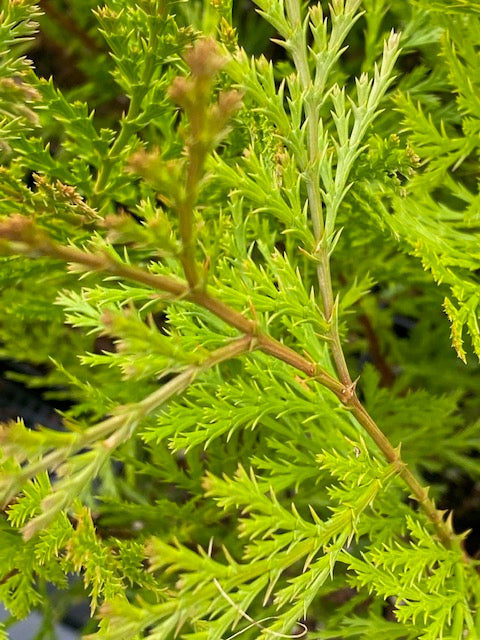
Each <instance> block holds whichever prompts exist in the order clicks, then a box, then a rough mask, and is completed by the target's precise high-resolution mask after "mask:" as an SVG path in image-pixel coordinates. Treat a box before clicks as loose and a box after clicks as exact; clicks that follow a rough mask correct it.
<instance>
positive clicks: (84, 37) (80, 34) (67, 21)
mask: <svg viewBox="0 0 480 640" xmlns="http://www.w3.org/2000/svg"><path fill="white" fill-rule="evenodd" d="M40 7H41V8H42V9H43V11H44V12H45V13H46V14H47V15H49V16H50V17H51V18H52V19H53V20H54V21H55V22H57V23H58V24H59V25H60V26H61V27H62V28H63V30H64V31H66V32H69V33H70V35H72V36H73V37H74V38H75V39H76V40H79V41H80V42H81V43H82V45H83V46H84V47H85V48H86V49H87V50H88V51H89V52H90V53H91V54H94V55H98V53H101V52H102V51H103V49H102V48H101V47H100V45H99V44H98V43H97V42H96V41H95V40H94V39H93V38H92V37H91V36H89V35H88V33H86V32H85V31H83V30H82V29H80V27H79V26H78V24H77V23H76V22H75V20H72V18H71V17H70V16H69V15H68V14H67V13H65V12H62V11H59V10H58V9H57V7H55V5H54V4H53V3H52V2H51V1H50V0H41V1H40ZM63 44H64V43H63Z"/></svg>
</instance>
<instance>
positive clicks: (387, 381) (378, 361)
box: [358, 313, 395, 387]
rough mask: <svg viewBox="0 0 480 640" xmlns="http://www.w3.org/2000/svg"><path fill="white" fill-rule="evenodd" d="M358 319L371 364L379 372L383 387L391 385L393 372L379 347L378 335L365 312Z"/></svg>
mask: <svg viewBox="0 0 480 640" xmlns="http://www.w3.org/2000/svg"><path fill="white" fill-rule="evenodd" d="M358 320H359V322H360V324H361V325H362V327H363V329H364V331H365V337H366V338H367V341H368V352H369V354H370V355H371V357H372V360H373V364H374V365H375V367H376V369H377V371H378V372H379V373H380V382H381V384H382V386H383V387H391V386H392V385H393V383H394V382H395V373H394V372H393V369H392V368H391V366H390V365H389V364H388V362H387V361H386V359H385V356H384V354H383V352H382V349H381V347H380V343H379V341H378V336H377V334H376V332H375V329H374V327H373V325H372V323H371V321H370V318H369V317H368V316H367V314H366V313H361V314H360V315H359V316H358Z"/></svg>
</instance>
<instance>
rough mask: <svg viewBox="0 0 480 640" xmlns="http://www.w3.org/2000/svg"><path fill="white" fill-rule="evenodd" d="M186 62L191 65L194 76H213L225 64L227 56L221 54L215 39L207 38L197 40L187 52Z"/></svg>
mask: <svg viewBox="0 0 480 640" xmlns="http://www.w3.org/2000/svg"><path fill="white" fill-rule="evenodd" d="M185 62H186V63H187V64H188V66H189V67H190V71H191V72H192V76H194V77H197V78H212V77H213V76H215V75H216V74H217V73H218V72H219V71H220V69H222V67H223V66H224V65H225V62H226V60H225V58H224V57H223V56H222V55H220V53H219V50H218V45H217V43H216V42H215V40H212V39H211V38H205V39H203V40H197V42H196V43H195V44H194V45H193V47H192V48H191V49H189V50H188V51H187V52H186V54H185Z"/></svg>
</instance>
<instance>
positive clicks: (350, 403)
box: [0, 214, 459, 548]
mask: <svg viewBox="0 0 480 640" xmlns="http://www.w3.org/2000/svg"><path fill="white" fill-rule="evenodd" d="M2 238H3V239H4V240H3V242H2ZM5 240H7V242H5ZM2 245H3V247H4V248H6V249H7V250H8V249H10V251H11V252H12V251H13V252H15V253H23V254H26V255H30V256H40V255H41V256H49V257H51V258H55V259H60V260H64V261H66V262H70V263H76V264H79V265H83V266H85V267H88V269H91V270H92V271H105V272H107V273H110V274H113V275H116V276H118V277H121V278H125V279H126V280H132V281H134V282H140V283H142V284H145V285H147V286H149V287H152V288H153V289H156V290H159V291H163V292H167V293H169V294H171V295H172V296H174V297H180V298H183V299H186V300H189V301H191V302H195V303H196V304H198V305H199V306H202V307H203V308H205V309H208V310H209V311H210V312H211V313H213V314H214V315H216V316H217V317H218V318H221V319H222V320H224V321H225V322H226V323H227V324H229V325H230V326H233V327H235V328H236V329H238V330H239V331H240V332H241V333H243V334H245V335H244V337H243V338H241V339H239V340H237V341H236V342H234V343H232V344H230V345H228V346H227V347H224V348H222V349H220V350H218V351H216V352H214V353H212V354H211V356H210V357H209V358H208V359H207V360H206V361H205V363H204V365H203V367H204V368H208V367H209V366H213V365H214V364H216V363H217V362H220V361H222V360H224V359H228V358H230V357H234V355H238V353H237V348H239V349H240V352H242V351H245V350H246V351H248V350H251V349H253V348H258V349H259V350H261V351H263V352H264V353H268V354H269V355H272V356H274V357H275V358H277V359H279V360H282V361H283V362H286V363H287V364H290V365H291V366H293V367H295V368H296V369H298V370H300V371H302V372H303V373H305V374H306V375H308V376H309V377H311V378H315V379H316V380H318V381H319V382H320V383H321V384H322V385H323V386H324V387H326V388H327V389H329V390H330V391H332V392H333V393H334V394H335V395H336V396H337V398H338V399H339V400H340V402H341V403H342V404H343V405H344V406H345V408H346V409H348V410H350V411H351V412H352V414H353V415H354V416H355V418H356V419H357V420H358V422H359V423H360V425H361V426H362V427H363V428H364V429H365V431H366V432H367V433H368V434H369V436H370V437H371V438H372V440H373V441H374V442H375V443H376V445H377V446H378V448H379V449H380V451H381V452H382V453H383V455H384V457H385V458H386V460H387V461H388V462H389V463H391V464H393V465H395V466H396V467H397V469H398V474H399V475H400V477H401V478H402V479H403V480H404V482H405V483H406V484H407V486H408V487H409V488H410V489H411V492H412V497H413V498H415V500H416V501H417V502H418V503H419V505H420V507H421V508H422V510H423V512H424V513H425V515H426V516H427V517H428V519H429V520H430V521H431V522H432V524H433V526H434V528H435V530H436V532H437V535H438V538H439V540H441V542H442V544H444V546H445V547H447V548H453V547H455V546H456V545H459V539H458V537H457V536H456V535H455V533H454V531H453V528H452V526H451V522H450V520H444V518H443V514H442V512H440V511H438V510H437V509H436V507H435V504H434V502H433V501H432V500H431V499H430V498H429V497H428V491H427V490H426V489H425V488H424V487H423V486H422V485H421V484H420V483H419V481H418V480H417V478H416V477H415V476H414V474H413V473H412V472H411V471H410V469H409V468H408V467H407V465H406V463H405V462H403V460H402V459H401V457H400V454H399V450H398V449H395V448H394V447H393V446H392V444H391V443H390V441H389V440H388V438H387V437H386V436H385V435H384V434H383V432H382V431H381V430H380V428H379V427H378V425H377V424H376V423H375V421H374V420H373V418H372V417H371V416H370V414H369V413H368V412H367V410H366V409H365V407H364V406H363V405H362V404H361V402H360V400H359V399H358V397H357V395H356V393H355V385H354V384H353V383H350V384H345V381H343V380H342V381H338V380H336V379H335V378H334V377H333V376H331V375H330V374H329V373H328V372H327V371H325V370H324V369H322V368H321V367H319V366H318V365H316V364H315V363H313V362H311V361H309V360H307V359H306V358H304V357H303V356H302V355H300V354H298V353H297V352H296V351H294V350H293V349H291V348H290V347H287V346H286V345H284V344H283V343H281V342H279V341H278V340H275V339H274V338H272V337H271V336H269V335H267V334H265V333H264V332H262V331H260V330H259V328H258V326H257V324H256V323H255V322H253V321H252V320H249V319H248V318H245V317H244V316H243V315H242V314H241V313H239V312H238V311H236V310H235V309H233V308H231V307H229V306H228V305H226V304H225V303H224V302H222V301H221V300H219V299H217V298H216V297H214V296H212V295H211V294H210V293H209V292H208V291H198V290H197V291H195V290H194V291H192V290H191V289H190V288H189V286H188V285H187V283H186V282H184V281H182V280H178V279H176V278H173V277H171V276H163V275H157V274H153V273H149V272H147V271H144V270H142V269H140V268H138V267H132V266H129V265H125V264H122V263H120V262H117V261H115V260H114V259H113V258H112V257H111V256H109V255H107V254H93V253H89V252H86V251H82V250H81V249H77V248H76V247H68V246H64V245H59V244H57V243H55V242H53V241H52V240H51V239H50V238H48V236H46V235H45V234H44V233H43V232H42V231H40V230H39V229H37V228H36V227H35V225H34V223H33V222H32V221H31V220H30V219H29V218H26V217H24V216H22V215H19V214H17V215H13V216H11V217H10V218H8V219H7V220H5V221H4V222H2V223H0V248H2ZM337 335H338V334H337ZM232 345H235V346H232ZM338 346H339V347H340V344H339V341H338ZM340 348H341V347H340ZM342 355H343V352H342ZM200 370H202V366H200V367H199V366H198V365H196V367H195V372H193V370H192V372H190V373H189V374H188V375H187V372H183V373H182V374H180V376H186V377H189V376H190V377H189V380H188V381H187V380H186V381H185V382H186V386H188V384H190V382H191V381H192V380H193V378H194V377H195V376H196V374H197V373H198V371H200ZM177 378H178V376H177V377H176V378H174V379H173V380H172V381H171V382H172V383H174V382H175V381H177V383H178V382H179V380H177ZM190 378H191V380H190ZM169 384H170V383H167V385H166V386H168V385H169ZM163 390H164V387H162V388H161V389H159V390H158V391H157V392H155V393H156V394H159V395H160V396H162V392H163ZM154 395H155V394H154ZM146 401H147V399H146V400H145V401H143V402H146ZM109 420H114V418H110V419H109ZM105 426H106V425H105V424H103V427H100V425H97V427H100V430H103V428H104V427H105ZM127 426H128V425H127ZM129 433H130V432H129ZM120 437H121V436H120V434H118V435H116V436H115V434H114V438H115V440H117V439H118V438H120ZM122 441H123V440H122ZM113 445H114V446H117V443H116V442H115V443H113ZM53 453H54V454H55V452H53ZM36 472H37V470H36V471H35V473H36Z"/></svg>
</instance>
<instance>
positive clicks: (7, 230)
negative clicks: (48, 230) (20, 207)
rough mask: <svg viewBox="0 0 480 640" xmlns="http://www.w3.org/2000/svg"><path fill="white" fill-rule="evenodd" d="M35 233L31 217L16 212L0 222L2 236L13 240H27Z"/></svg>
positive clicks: (0, 236) (0, 234)
mask: <svg viewBox="0 0 480 640" xmlns="http://www.w3.org/2000/svg"><path fill="white" fill-rule="evenodd" d="M33 234H34V227H33V222H32V220H30V218H27V217H25V216H22V215H20V214H19V213H14V214H13V215H11V216H9V217H8V218H6V219H5V220H2V221H1V222H0V238H6V239H7V240H13V241H27V240H28V239H29V238H31V237H32V235H33Z"/></svg>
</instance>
